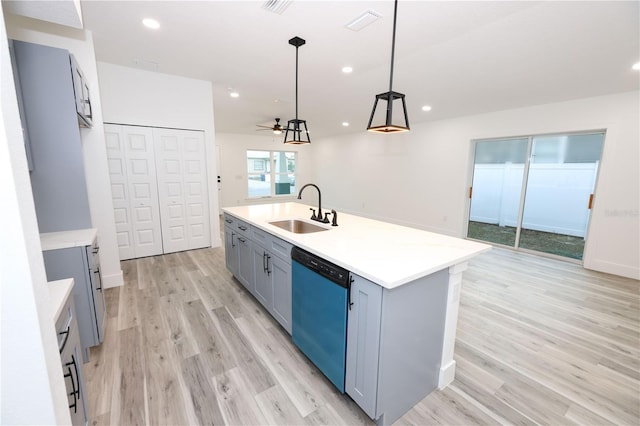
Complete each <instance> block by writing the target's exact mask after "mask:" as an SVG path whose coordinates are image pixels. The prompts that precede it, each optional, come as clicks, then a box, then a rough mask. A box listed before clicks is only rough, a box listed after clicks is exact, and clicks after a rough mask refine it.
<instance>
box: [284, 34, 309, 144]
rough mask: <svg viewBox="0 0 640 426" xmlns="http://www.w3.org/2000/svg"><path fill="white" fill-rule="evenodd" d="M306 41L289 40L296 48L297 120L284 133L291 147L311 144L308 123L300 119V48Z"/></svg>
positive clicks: (288, 124) (285, 140) (290, 123)
mask: <svg viewBox="0 0 640 426" xmlns="http://www.w3.org/2000/svg"><path fill="white" fill-rule="evenodd" d="M305 43H306V41H304V39H301V38H300V37H294V38H292V39H291V40H289V44H290V45H292V46H295V47H296V118H295V119H293V120H289V122H288V123H287V128H286V129H285V133H284V143H286V144H291V145H302V144H307V143H311V139H309V130H308V129H307V121H306V120H300V119H299V118H298V48H299V47H300V46H302V45H304V44H305Z"/></svg>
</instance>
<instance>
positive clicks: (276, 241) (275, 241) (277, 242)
mask: <svg viewBox="0 0 640 426" xmlns="http://www.w3.org/2000/svg"><path fill="white" fill-rule="evenodd" d="M270 237H271V244H270V246H269V249H270V250H271V252H272V253H273V254H275V255H278V256H280V257H282V260H284V261H286V262H287V263H291V247H293V245H292V244H291V243H288V242H286V241H284V240H281V239H280V238H278V237H274V236H273V235H270Z"/></svg>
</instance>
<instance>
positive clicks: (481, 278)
mask: <svg viewBox="0 0 640 426" xmlns="http://www.w3.org/2000/svg"><path fill="white" fill-rule="evenodd" d="M122 268H123V271H124V274H125V285H124V286H123V287H118V288H112V289H108V290H106V297H107V309H108V311H107V324H106V333H105V335H106V337H105V341H104V343H103V344H102V345H101V346H99V347H96V348H92V350H91V360H90V362H89V363H87V364H85V366H84V371H85V380H86V388H87V399H88V403H89V411H90V416H91V419H92V422H93V424H96V425H99V424H112V425H120V424H122V425H125V424H126V425H129V424H131V425H133V424H140V425H141V424H147V425H162V424H167V425H183V424H193V425H195V424H202V425H204V424H216V425H217V424H220V425H222V424H233V425H250V424H252V425H258V424H260V425H262V424H274V425H276V424H277V425H284V424H290V425H299V424H312V425H320V424H323V425H338V424H349V425H354V424H372V422H371V421H370V420H369V419H368V418H367V417H366V415H365V414H364V413H363V412H362V411H361V410H360V409H359V408H358V407H357V406H356V405H355V404H354V403H353V402H352V401H351V400H350V399H349V397H347V396H345V395H340V394H339V393H338V392H337V391H336V390H335V389H334V388H333V386H332V385H331V384H330V383H329V382H328V380H326V379H325V378H324V376H322V374H321V373H320V372H319V371H318V370H317V369H316V368H315V367H314V366H313V365H312V364H311V363H310V362H309V361H308V360H307V359H306V358H305V356H304V355H302V353H301V352H300V351H298V350H297V348H296V347H295V346H294V345H293V344H292V343H291V340H290V338H289V335H288V334H287V333H286V332H285V331H284V330H283V329H282V328H281V327H280V326H279V325H278V324H277V323H276V322H275V321H273V320H272V319H271V318H270V316H269V314H268V313H266V311H265V310H264V309H262V307H261V306H260V305H259V303H258V302H257V301H256V300H255V299H253V297H252V296H251V295H250V294H249V293H247V292H246V291H244V289H243V287H242V285H241V284H240V283H238V282H237V281H235V280H234V279H233V278H232V277H231V275H230V274H229V272H228V271H227V270H226V268H225V262H224V250H223V249H221V248H216V249H203V250H195V251H190V252H183V253H176V254H170V255H164V256H157V257H150V258H143V259H137V260H130V261H126V262H122ZM639 287H640V283H639V282H638V281H634V280H630V279H624V278H619V277H614V276H611V275H606V274H601V273H595V272H591V271H587V270H584V269H583V268H581V267H580V266H578V265H574V264H571V263H565V262H561V261H556V260H551V259H546V258H540V257H536V256H532V255H527V254H520V253H514V252H510V251H505V250H501V249H494V250H492V251H491V252H489V253H487V254H483V255H481V256H480V257H478V258H476V259H474V260H472V261H471V262H470V266H469V269H468V270H467V271H466V272H465V273H464V283H463V291H462V296H461V306H460V317H459V321H458V331H457V340H456V348H455V359H456V361H457V372H456V379H455V381H454V382H453V383H452V384H451V385H450V386H448V387H447V388H446V389H444V390H442V391H435V392H433V393H432V394H430V395H429V396H428V397H427V398H425V399H424V400H423V401H421V402H420V403H419V404H418V405H416V406H415V407H414V408H413V409H412V410H410V411H409V412H408V413H407V414H406V415H405V416H404V417H402V418H401V419H400V420H398V422H397V424H399V425H426V424H447V425H470V424H517V425H520V424H524V425H530V424H550V425H560V424H562V425H570V424H580V425H605V424H615V425H621V424H629V425H637V424H639V423H640V418H639V416H640V318H639V317H640V309H639V301H640V299H639Z"/></svg>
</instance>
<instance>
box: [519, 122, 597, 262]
mask: <svg viewBox="0 0 640 426" xmlns="http://www.w3.org/2000/svg"><path fill="white" fill-rule="evenodd" d="M603 142H604V133H594V134H568V135H554V136H534V137H533V138H532V148H531V160H530V163H529V173H528V176H527V190H526V194H525V203H524V211H523V215H522V229H521V231H520V241H519V244H518V246H519V247H521V248H523V249H529V250H535V251H540V252H544V253H549V254H553V255H558V256H563V257H568V258H572V259H582V254H583V251H584V242H585V238H586V235H587V225H588V223H589V214H590V205H591V201H592V198H591V197H592V194H593V192H594V189H595V184H596V176H597V174H598V166H599V164H600V155H601V152H602V144H603Z"/></svg>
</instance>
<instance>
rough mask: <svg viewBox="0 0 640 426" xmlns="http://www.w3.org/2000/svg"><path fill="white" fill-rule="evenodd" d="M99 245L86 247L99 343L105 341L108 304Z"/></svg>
mask: <svg viewBox="0 0 640 426" xmlns="http://www.w3.org/2000/svg"><path fill="white" fill-rule="evenodd" d="M99 250H100V249H99V248H98V245H97V243H96V244H94V245H93V246H87V247H85V253H86V256H87V266H88V269H89V280H90V281H91V290H92V294H93V306H94V312H95V316H96V331H97V332H98V342H100V343H102V341H103V340H104V318H105V315H106V304H105V300H104V289H103V288H102V275H100V257H99V256H98V251H99Z"/></svg>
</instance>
